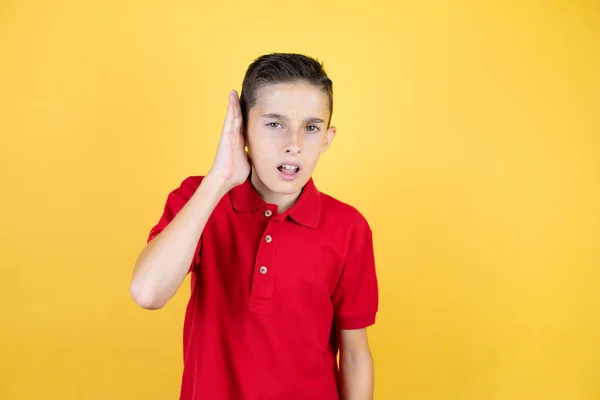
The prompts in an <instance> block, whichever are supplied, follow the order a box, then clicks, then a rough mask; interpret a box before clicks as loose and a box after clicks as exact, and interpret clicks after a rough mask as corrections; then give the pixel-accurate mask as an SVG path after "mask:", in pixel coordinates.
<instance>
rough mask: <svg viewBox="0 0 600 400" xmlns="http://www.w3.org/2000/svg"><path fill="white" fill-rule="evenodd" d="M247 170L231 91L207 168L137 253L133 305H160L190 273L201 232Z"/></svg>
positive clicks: (237, 108)
mask: <svg viewBox="0 0 600 400" xmlns="http://www.w3.org/2000/svg"><path fill="white" fill-rule="evenodd" d="M249 173H250V162H249V160H248V156H247V155H246V153H245V151H244V135H243V133H242V114H241V110H240V104H239V99H238V97H237V93H236V92H235V91H232V92H231V93H230V95H229V105H228V108H227V115H226V117H225V123H224V126H223V132H222V134H221V139H220V140H219V145H218V149H217V154H216V156H215V160H214V162H213V165H212V167H211V169H210V172H209V173H208V174H207V175H206V177H204V179H202V182H201V183H200V186H198V189H196V191H195V193H194V194H193V195H192V197H191V198H190V199H189V200H188V202H187V203H186V204H185V206H184V207H183V208H182V209H181V210H180V211H179V212H178V213H177V215H176V216H175V217H174V218H173V220H171V222H170V223H169V224H168V225H167V226H166V227H165V228H164V229H163V230H162V232H161V233H159V234H158V235H157V236H156V237H155V238H154V239H152V240H151V241H150V242H149V243H148V244H147V245H146V246H145V247H144V249H143V250H142V252H141V253H140V255H139V256H138V259H137V261H136V263H135V267H134V271H133V277H132V280H131V285H130V288H129V291H130V293H131V296H132V297H133V299H134V301H135V302H136V303H137V304H138V305H140V306H141V307H143V308H146V309H150V310H154V309H159V308H161V307H163V306H164V305H165V304H166V303H167V302H168V301H169V300H170V299H171V297H173V295H174V294H175V293H176V292H177V290H178V289H179V286H181V283H182V282H183V281H184V279H185V277H186V275H187V273H188V271H189V268H190V264H191V262H192V259H193V258H194V253H195V251H196V248H197V245H198V241H199V240H200V236H201V235H202V231H203V230H204V227H205V226H206V222H207V221H208V219H209V217H210V215H211V214H212V212H213V210H214V209H215V207H216V205H217V204H218V203H219V201H220V200H221V198H222V197H223V196H224V195H225V194H226V193H227V192H229V191H230V190H231V189H232V188H234V187H235V186H237V185H239V184H241V183H243V182H244V181H245V180H246V178H247V177H248V174H249Z"/></svg>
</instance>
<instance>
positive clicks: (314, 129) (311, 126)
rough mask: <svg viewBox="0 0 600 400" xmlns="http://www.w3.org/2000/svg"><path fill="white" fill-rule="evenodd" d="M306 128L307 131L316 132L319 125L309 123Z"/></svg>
mask: <svg viewBox="0 0 600 400" xmlns="http://www.w3.org/2000/svg"><path fill="white" fill-rule="evenodd" d="M306 128H307V129H308V131H309V132H317V131H318V130H319V127H318V126H316V125H309V126H307V127H306Z"/></svg>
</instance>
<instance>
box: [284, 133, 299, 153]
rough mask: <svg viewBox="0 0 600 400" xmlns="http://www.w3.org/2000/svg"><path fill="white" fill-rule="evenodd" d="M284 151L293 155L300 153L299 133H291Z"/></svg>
mask: <svg viewBox="0 0 600 400" xmlns="http://www.w3.org/2000/svg"><path fill="white" fill-rule="evenodd" d="M285 151H286V153H290V154H294V155H296V154H300V152H301V151H302V143H301V135H298V134H297V133H293V134H292V136H291V137H290V141H289V142H288V144H287V146H286V149H285Z"/></svg>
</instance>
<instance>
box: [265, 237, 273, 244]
mask: <svg viewBox="0 0 600 400" xmlns="http://www.w3.org/2000/svg"><path fill="white" fill-rule="evenodd" d="M272 240H273V238H272V237H271V235H267V236H265V242H267V243H271V241H272Z"/></svg>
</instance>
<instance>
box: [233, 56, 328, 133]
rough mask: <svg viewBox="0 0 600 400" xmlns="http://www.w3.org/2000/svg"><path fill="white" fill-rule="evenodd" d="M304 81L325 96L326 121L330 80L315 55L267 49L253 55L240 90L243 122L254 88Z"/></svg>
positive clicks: (252, 104)
mask: <svg viewBox="0 0 600 400" xmlns="http://www.w3.org/2000/svg"><path fill="white" fill-rule="evenodd" d="M297 81H301V82H306V83H309V84H312V85H314V86H315V87H316V88H318V89H320V90H322V91H323V92H324V93H325V94H326V95H327V97H328V99H329V122H328V123H327V126H328V127H329V124H330V123H331V114H333V82H332V81H331V79H329V77H328V76H327V74H326V73H325V69H324V67H323V64H322V63H321V62H319V61H318V60H317V59H315V58H312V57H308V56H305V55H303V54H296V53H271V54H265V55H262V56H260V57H258V58H257V59H255V60H254V61H253V62H252V64H250V65H249V66H248V69H247V70H246V75H245V76H244V81H243V83H242V93H241V95H240V107H241V109H242V117H243V119H244V123H246V124H247V122H248V116H249V114H250V109H251V108H252V107H253V106H254V105H255V104H256V94H257V92H258V90H259V89H260V88H262V87H264V86H266V85H273V84H277V83H290V82H297Z"/></svg>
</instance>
